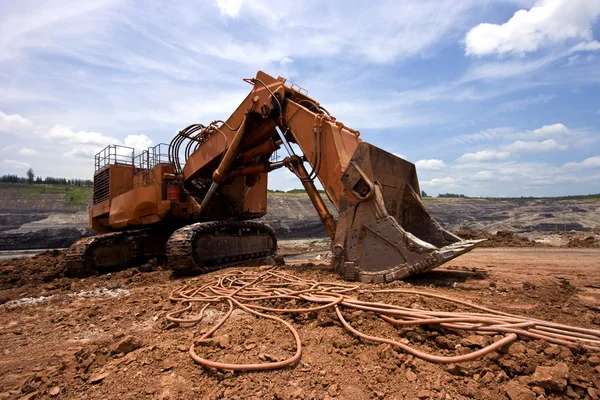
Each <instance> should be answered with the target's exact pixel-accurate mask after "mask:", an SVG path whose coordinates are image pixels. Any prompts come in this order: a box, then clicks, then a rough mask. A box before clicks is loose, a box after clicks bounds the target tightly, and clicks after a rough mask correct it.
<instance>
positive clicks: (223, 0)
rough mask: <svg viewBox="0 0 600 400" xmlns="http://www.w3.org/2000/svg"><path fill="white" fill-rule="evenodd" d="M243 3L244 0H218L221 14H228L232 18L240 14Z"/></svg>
mask: <svg viewBox="0 0 600 400" xmlns="http://www.w3.org/2000/svg"><path fill="white" fill-rule="evenodd" d="M243 3H244V1H243V0H217V6H218V7H219V10H220V11H221V15H228V16H230V17H232V18H235V17H237V16H238V14H239V13H240V9H241V8H242V4H243Z"/></svg>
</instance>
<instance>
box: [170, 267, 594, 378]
mask: <svg viewBox="0 0 600 400" xmlns="http://www.w3.org/2000/svg"><path fill="white" fill-rule="evenodd" d="M358 288H359V286H357V285H350V284H343V283H326V282H317V281H314V280H308V279H302V278H299V277H296V276H294V275H291V274H287V273H284V272H281V271H276V270H274V269H271V270H268V271H266V272H263V273H256V272H252V273H248V272H244V271H239V270H233V271H230V272H227V273H224V274H221V275H218V276H216V277H215V278H214V279H213V280H212V281H210V282H208V283H205V284H202V285H197V286H191V285H183V286H180V287H177V288H176V289H174V290H173V291H171V293H170V294H169V300H170V301H172V302H173V303H176V304H178V303H181V305H182V307H180V308H177V309H175V310H174V311H171V312H169V313H167V315H166V319H167V320H168V321H171V322H175V323H178V324H195V323H199V322H200V321H202V319H203V317H204V315H205V311H206V309H207V308H208V307H209V306H211V305H217V304H221V303H226V304H227V306H228V310H227V312H226V313H225V315H224V316H223V318H222V319H221V320H219V321H218V322H216V323H215V324H214V325H213V326H212V327H211V328H210V329H209V330H208V332H206V333H205V334H203V335H202V336H201V338H200V340H201V341H202V340H206V339H208V338H210V337H211V336H212V335H213V334H214V333H215V332H216V331H217V330H219V329H220V328H221V327H222V326H223V325H224V324H225V323H226V322H227V321H228V320H229V318H230V316H231V315H232V313H233V311H234V309H236V308H239V309H241V310H243V311H244V312H247V313H249V314H252V315H254V316H256V317H259V318H266V319H269V320H272V321H274V322H276V323H279V324H282V325H284V326H285V327H286V329H288V330H289V331H290V332H291V334H292V337H293V338H294V342H295V348H296V351H295V353H294V354H293V355H292V356H291V357H289V358H287V359H285V360H283V361H276V362H266V363H250V364H232V363H224V362H219V361H213V360H208V359H206V358H203V357H201V356H199V355H198V354H197V353H196V347H195V344H194V343H192V345H191V346H190V350H189V354H190V356H191V357H192V359H193V360H194V361H195V362H197V363H199V364H200V365H202V366H204V367H208V368H216V369H223V370H234V371H260V370H269V369H276V368H283V367H287V366H290V365H293V364H295V363H296V362H298V360H299V359H300V357H301V355H302V342H301V340H300V335H299V334H298V332H297V330H296V329H295V328H294V327H293V326H292V325H291V324H290V323H289V322H287V321H285V320H283V319H281V318H279V317H277V316H274V315H271V314H273V313H276V314H299V313H310V312H316V311H320V310H325V309H330V308H333V309H334V310H335V313H336V315H337V317H338V319H339V321H340V323H341V324H342V326H343V327H344V328H345V329H346V330H348V331H349V332H351V333H352V334H354V335H356V336H358V337H360V338H362V339H365V340H369V341H373V342H379V343H387V344H390V345H392V346H394V347H396V348H399V349H401V350H403V351H405V352H406V353H408V354H411V355H413V356H415V357H418V358H421V359H423V360H427V361H430V362H436V363H455V362H463V361H468V360H473V359H475V358H478V357H482V356H484V355H486V354H489V353H490V352H493V351H496V350H498V349H499V348H501V347H503V346H505V345H507V344H509V343H512V342H514V341H515V340H517V339H518V337H529V338H532V339H540V340H545V341H547V342H550V343H556V344H560V345H564V346H580V347H583V348H585V349H588V350H592V351H600V330H595V329H586V328H578V327H573V326H568V325H562V324H557V323H554V322H548V321H543V320H539V319H533V318H526V317H522V316H519V315H514V314H509V313H505V312H501V311H496V310H492V309H490V308H487V307H483V306H479V305H477V304H472V303H470V302H467V301H464V300H459V299H453V298H450V297H447V296H442V295H438V294H434V293H428V292H421V291H416V290H401V289H387V290H375V291H361V292H367V293H396V294H400V295H402V294H409V295H420V296H425V297H432V298H438V299H441V300H444V301H449V302H453V303H456V304H461V305H464V306H468V307H471V308H475V309H477V310H480V311H483V312H479V313H478V312H446V311H428V310H416V309H411V308H407V307H401V306H397V305H393V304H386V303H382V302H368V301H360V300H357V299H355V298H352V297H350V296H349V295H348V293H350V292H352V291H356V290H357V289H358ZM292 300H294V301H302V302H306V303H309V304H313V305H314V306H313V307H294V308H283V307H281V308H280V307H273V306H272V304H271V305H270V304H268V303H273V302H276V303H285V302H290V301H292ZM261 302H262V303H263V304H260V303H261ZM197 303H201V308H200V312H199V313H198V314H197V315H196V316H193V314H192V316H190V317H187V318H186V317H182V315H184V314H186V315H187V313H192V312H193V308H194V305H195V304H197ZM257 303H258V304H257ZM265 303H267V304H265ZM343 308H346V309H354V310H362V311H364V312H370V313H373V314H374V315H376V316H379V317H381V318H382V319H383V320H385V321H387V322H389V323H391V324H393V325H402V326H415V325H437V326H441V327H443V328H448V329H456V330H467V331H475V332H482V333H486V334H493V333H496V334H505V335H506V336H505V337H503V338H502V339H500V340H498V341H496V342H494V343H492V344H490V345H489V346H486V347H484V348H482V349H479V350H476V351H473V352H471V353H469V354H462V355H457V356H439V355H435V354H429V353H426V352H423V351H421V350H418V349H415V348H412V347H410V346H408V345H406V344H403V343H400V342H398V341H396V340H392V339H387V338H383V337H378V336H372V335H368V334H366V333H363V332H360V331H358V330H357V329H355V328H353V327H352V326H351V325H350V324H349V323H348V321H346V319H345V318H344V316H343V314H342V309H343ZM392 316H393V318H392Z"/></svg>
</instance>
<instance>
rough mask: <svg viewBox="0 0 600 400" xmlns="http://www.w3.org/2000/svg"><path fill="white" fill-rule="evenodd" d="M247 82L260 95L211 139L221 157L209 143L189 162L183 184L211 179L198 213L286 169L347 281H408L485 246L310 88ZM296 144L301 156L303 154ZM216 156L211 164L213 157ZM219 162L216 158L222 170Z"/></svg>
mask: <svg viewBox="0 0 600 400" xmlns="http://www.w3.org/2000/svg"><path fill="white" fill-rule="evenodd" d="M245 81H247V82H248V83H250V84H252V85H253V90H252V91H251V92H250V94H249V95H248V96H247V97H246V99H245V100H244V102H242V104H241V105H240V107H238V109H237V110H236V112H235V113H234V114H232V115H231V117H230V118H229V119H228V120H227V122H224V123H222V124H220V126H219V130H220V133H221V134H222V135H220V136H215V135H212V136H211V138H215V139H214V142H217V141H218V140H221V141H223V143H222V144H221V147H220V148H219V149H218V150H220V151H218V150H217V151H215V150H213V149H214V148H215V147H214V145H213V144H208V142H206V144H205V143H203V144H201V145H200V146H198V148H197V149H196V150H195V151H194V152H192V153H191V154H190V155H189V157H188V158H187V160H186V162H185V167H184V168H183V175H184V178H185V179H190V178H192V177H197V176H198V175H199V174H202V171H204V170H206V171H207V172H208V173H212V175H211V178H212V182H211V185H210V188H209V190H208V191H207V192H206V195H205V196H204V197H203V198H202V200H201V202H200V204H198V205H197V212H198V213H200V214H201V213H202V212H203V210H204V209H205V208H206V206H207V205H208V204H210V202H211V199H212V196H213V195H214V194H215V193H216V192H217V190H218V188H219V186H220V185H223V184H225V185H227V184H231V183H232V182H233V180H234V179H236V178H238V177H242V176H244V177H246V179H247V180H246V183H247V182H250V184H251V183H253V182H254V181H257V180H260V178H261V177H262V176H264V180H265V181H266V174H267V173H268V172H269V171H271V170H273V169H275V168H279V167H281V166H286V167H287V168H289V169H290V170H291V171H292V172H293V173H294V174H295V175H296V176H297V177H298V178H299V180H300V182H301V183H302V185H303V186H304V188H305V189H306V191H307V193H308V196H309V197H310V199H311V201H312V203H313V205H314V207H315V209H316V211H317V213H318V214H319V216H320V218H321V221H322V222H323V225H324V227H325V229H326V231H327V232H328V234H329V236H330V238H331V239H332V252H333V258H332V264H333V267H334V268H335V270H336V271H337V272H338V273H339V274H340V275H341V276H342V277H343V278H344V279H347V280H357V281H362V282H389V281H393V280H396V279H402V278H405V277H407V276H410V275H413V274H416V273H421V272H425V271H428V270H431V269H433V268H435V267H437V266H439V265H441V264H443V263H445V262H447V261H449V260H451V259H452V258H454V257H456V256H458V255H460V254H463V253H465V252H467V251H469V250H471V249H473V248H474V246H475V245H476V244H477V243H478V242H477V241H462V240H461V239H460V238H459V237H457V236H455V235H453V234H452V233H450V232H448V231H446V230H444V229H443V228H442V227H441V226H440V225H439V224H438V223H437V222H436V221H435V220H434V219H433V218H432V217H431V216H430V215H429V213H428V212H427V210H426V208H425V206H424V204H423V202H422V199H421V195H420V190H419V183H418V179H417V173H416V168H415V166H414V164H412V163H410V162H407V161H405V160H403V159H401V158H399V157H397V156H395V155H393V154H391V153H388V152H385V151H384V150H381V149H379V148H377V147H375V146H373V145H371V144H368V143H366V142H363V141H362V140H361V138H360V133H359V132H358V131H356V130H353V129H351V128H349V127H347V126H345V125H344V124H343V123H342V122H340V121H338V120H336V119H335V118H334V117H333V116H331V115H330V114H329V113H328V112H327V110H326V109H324V108H323V107H322V106H321V105H320V104H319V103H318V102H317V101H315V100H314V99H312V98H310V97H308V96H307V93H306V91H304V90H303V89H301V88H299V87H298V86H296V85H294V84H287V82H286V80H285V79H283V78H277V79H275V78H273V77H271V76H269V75H267V74H265V73H263V72H260V71H259V72H258V74H257V76H256V78H254V79H246V80H245ZM233 127H237V129H235V128H233ZM232 128H233V129H232ZM225 143H226V145H224V144H225ZM292 144H295V145H297V146H293V145H292ZM205 147H206V149H205ZM282 147H283V150H284V151H285V152H286V153H287V157H286V158H285V159H284V160H283V161H282V162H279V163H272V162H269V157H270V156H271V154H272V152H273V151H274V149H276V148H282ZM295 147H296V148H299V150H300V151H301V154H296V151H295V150H294V148H295ZM207 150H208V151H207ZM210 151H213V153H211V154H212V155H213V157H212V158H209V157H207V154H208V153H209V152H210ZM252 156H254V157H252ZM215 160H219V162H218V166H217V167H216V169H215V165H217V164H216V162H215ZM305 164H308V166H309V168H310V172H308V171H307V169H306V167H305ZM228 177H229V179H230V180H228V179H227V178H228ZM232 179H233V180H232ZM316 179H318V180H319V181H320V183H321V185H322V186H323V188H324V189H325V193H326V195H327V197H328V198H329V200H330V201H331V202H332V204H333V205H334V207H335V208H336V209H337V210H338V211H339V218H338V220H337V221H335V220H334V218H333V216H332V215H331V214H330V213H329V211H328V210H327V207H326V206H325V203H324V201H323V199H322V198H321V196H320V193H319V191H318V190H317V188H316V186H315V183H314V181H315V180H316ZM248 187H252V186H251V185H249V186H245V185H244V190H247V188H248ZM246 196H247V194H246Z"/></svg>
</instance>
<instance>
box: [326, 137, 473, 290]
mask: <svg viewBox="0 0 600 400" xmlns="http://www.w3.org/2000/svg"><path fill="white" fill-rule="evenodd" d="M342 181H343V182H344V184H345V185H346V187H347V188H348V190H349V191H350V192H351V193H352V194H353V196H347V197H346V198H343V199H342V201H341V207H340V221H339V224H338V230H337V232H336V237H335V240H334V252H333V261H332V263H333V265H334V268H335V269H336V270H337V271H338V272H339V273H340V274H341V275H342V276H343V277H344V278H345V279H349V280H357V281H361V282H371V283H382V282H391V281H394V280H397V279H403V278H406V277H407V276H410V275H414V274H418V273H423V272H426V271H429V270H431V269H433V268H435V267H437V266H439V265H442V264H443V263H445V262H447V261H449V260H451V259H453V258H455V257H457V256H459V255H460V254H463V253H465V252H467V251H470V250H472V249H473V248H474V247H475V245H476V244H477V243H478V242H479V241H461V239H460V238H458V237H457V236H455V235H453V234H451V233H450V232H447V231H445V230H444V229H443V228H442V227H441V226H440V225H439V224H438V223H437V222H436V221H435V220H434V219H433V218H432V217H431V216H430V215H429V213H428V212H427V210H426V209H425V206H424V205H423V202H422V201H421V196H420V194H419V186H418V180H417V175H416V170H415V166H414V164H412V163H409V162H408V161H405V160H403V159H401V158H399V157H396V156H394V155H393V154H390V153H387V152H385V151H383V150H381V149H379V148H378V147H375V146H373V145H370V144H368V143H365V142H363V143H361V144H359V145H358V148H357V150H356V153H355V154H354V156H353V157H352V160H351V162H350V164H349V166H348V168H347V169H346V171H345V172H344V176H343V178H342Z"/></svg>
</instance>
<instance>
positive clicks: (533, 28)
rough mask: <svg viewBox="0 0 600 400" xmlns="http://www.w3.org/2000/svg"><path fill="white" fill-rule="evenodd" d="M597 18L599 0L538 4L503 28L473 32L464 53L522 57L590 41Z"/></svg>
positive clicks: (492, 26) (549, 0) (481, 26)
mask: <svg viewBox="0 0 600 400" xmlns="http://www.w3.org/2000/svg"><path fill="white" fill-rule="evenodd" d="M598 15H600V1H597V0H592V1H590V0H539V1H537V2H536V3H535V5H534V6H533V7H532V8H531V9H530V10H519V11H517V12H516V13H515V14H514V15H513V16H512V18H510V19H509V20H508V21H507V22H505V23H504V24H501V25H498V24H489V23H482V24H479V25H477V26H476V27H474V28H472V29H471V30H470V31H469V32H468V33H467V35H466V36H465V53H466V54H467V55H472V56H484V55H491V54H498V55H501V56H502V55H507V54H517V55H521V54H525V53H530V52H535V51H537V50H538V49H540V48H542V47H546V46H549V45H553V44H557V43H562V42H564V41H566V40H569V39H577V38H581V39H590V38H591V25H592V23H593V22H594V20H595V19H596V18H597V17H598Z"/></svg>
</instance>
